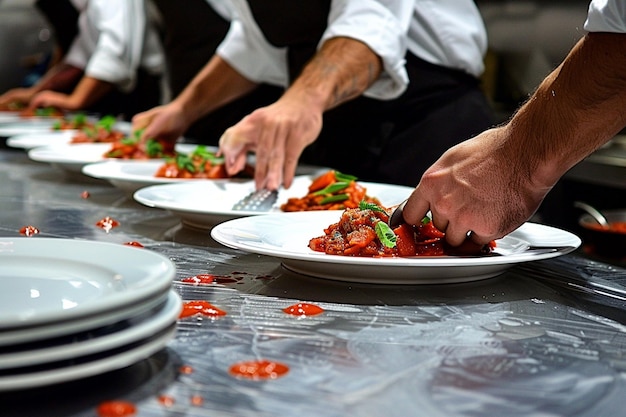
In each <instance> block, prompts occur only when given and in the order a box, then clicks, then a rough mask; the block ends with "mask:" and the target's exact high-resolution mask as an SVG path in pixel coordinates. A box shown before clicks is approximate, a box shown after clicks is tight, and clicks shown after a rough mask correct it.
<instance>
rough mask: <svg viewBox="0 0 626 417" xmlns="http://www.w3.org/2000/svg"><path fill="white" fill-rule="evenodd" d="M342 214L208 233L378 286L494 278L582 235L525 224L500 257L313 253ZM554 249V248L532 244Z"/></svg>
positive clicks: (559, 251)
mask: <svg viewBox="0 0 626 417" xmlns="http://www.w3.org/2000/svg"><path fill="white" fill-rule="evenodd" d="M340 217H341V213H340V212H337V211H335V212H299V213H276V214H268V215H265V216H254V217H244V218H239V219H234V220H230V221H228V222H225V223H222V224H219V225H217V226H215V227H214V228H213V230H212V231H211V236H212V237H213V238H214V239H215V240H216V241H218V242H220V243H221V244H223V245H225V246H228V247H231V248H235V249H241V250H244V251H247V252H252V253H258V254H262V255H270V256H275V257H277V258H279V259H281V261H282V263H283V265H284V266H285V267H286V268H287V269H290V270H292V271H295V272H298V273H302V274H306V275H312V276H316V277H320V278H329V279H335V280H341V281H351V282H362V283H377V284H433V283H452V282H467V281H475V280H479V279H484V278H489V277H493V276H495V275H498V274H500V273H502V272H504V271H505V270H506V269H508V268H509V267H511V266H513V265H515V264H517V263H520V262H528V261H535V260H540V259H547V258H552V257H555V256H559V255H563V254H565V253H568V252H571V251H573V250H574V249H576V248H577V247H578V246H579V245H580V243H581V241H580V239H579V238H578V237H577V236H575V235H573V234H571V233H569V232H566V231H563V230H560V229H555V228H553V227H548V226H543V225H539V224H535V223H526V224H524V225H522V226H521V227H520V228H519V229H517V230H516V231H514V232H512V233H511V234H509V235H508V236H506V237H504V238H503V239H500V240H498V241H497V242H496V243H497V249H496V252H497V253H498V254H499V255H490V256H481V257H452V256H450V257H412V258H365V257H349V256H338V255H327V254H325V253H321V252H315V251H313V250H311V249H310V248H309V246H308V244H309V240H310V239H312V238H314V237H318V236H322V235H323V234H324V228H326V227H328V226H329V225H331V224H333V223H336V222H337V221H339V218H340ZM544 246H549V247H554V248H555V249H554V250H543V249H533V247H544Z"/></svg>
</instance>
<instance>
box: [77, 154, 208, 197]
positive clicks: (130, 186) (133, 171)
mask: <svg viewBox="0 0 626 417" xmlns="http://www.w3.org/2000/svg"><path fill="white" fill-rule="evenodd" d="M196 147H197V145H193V144H178V145H176V150H177V151H178V152H183V153H190V152H192V151H193V150H194V149H195V148H196ZM206 149H207V150H208V151H211V152H217V148H216V147H212V146H207V147H206ZM161 165H163V161H162V160H152V161H144V163H142V164H137V163H136V161H128V160H105V161H102V162H96V163H93V164H87V165H85V166H84V167H83V168H82V172H83V174H85V175H88V176H90V177H94V178H99V179H103V180H107V181H109V182H110V183H111V184H113V186H115V187H117V188H119V189H121V190H123V191H125V192H127V193H129V194H132V193H134V192H135V191H137V190H138V189H140V188H143V187H147V186H149V185H156V184H172V183H179V182H189V181H203V180H201V179H183V178H162V177H161V178H159V177H155V176H154V175H155V173H156V172H157V170H158V169H159V167H160V166H161ZM210 181H215V180H210Z"/></svg>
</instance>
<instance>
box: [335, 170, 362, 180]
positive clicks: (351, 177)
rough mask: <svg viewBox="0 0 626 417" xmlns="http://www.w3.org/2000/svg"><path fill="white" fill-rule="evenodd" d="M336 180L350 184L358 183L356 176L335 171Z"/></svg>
mask: <svg viewBox="0 0 626 417" xmlns="http://www.w3.org/2000/svg"><path fill="white" fill-rule="evenodd" d="M335 179H336V180H337V181H343V182H350V181H356V180H357V177H355V176H354V175H349V174H343V173H341V172H339V171H335Z"/></svg>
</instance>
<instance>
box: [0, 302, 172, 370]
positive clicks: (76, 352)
mask: <svg viewBox="0 0 626 417" xmlns="http://www.w3.org/2000/svg"><path fill="white" fill-rule="evenodd" d="M181 307H182V300H181V298H180V296H179V295H178V294H177V293H176V292H175V291H173V290H170V291H169V294H168V297H167V300H166V301H165V302H164V303H162V304H161V305H159V306H157V307H155V308H152V309H149V310H146V311H144V312H143V313H142V314H140V315H139V316H136V317H132V318H130V319H128V320H123V321H121V322H119V323H116V324H114V325H110V326H105V327H100V328H93V329H90V330H88V331H85V332H81V333H74V334H71V335H68V336H65V337H61V338H53V339H51V340H39V341H37V342H36V343H33V344H29V345H27V346H24V345H18V346H9V347H5V348H0V369H10V368H18V367H24V366H32V365H38V364H42V363H50V362H55V361H60V360H65V359H71V358H76V357H79V356H85V355H90V354H93V353H98V352H103V351H106V350H110V349H114V348H117V347H120V346H123V345H126V344H129V343H133V342H136V341H138V340H141V339H145V338H147V337H149V336H151V335H153V334H156V333H158V332H160V331H161V330H164V329H166V328H168V327H170V326H171V325H172V324H173V323H175V322H176V320H177V319H178V316H179V315H180V309H181Z"/></svg>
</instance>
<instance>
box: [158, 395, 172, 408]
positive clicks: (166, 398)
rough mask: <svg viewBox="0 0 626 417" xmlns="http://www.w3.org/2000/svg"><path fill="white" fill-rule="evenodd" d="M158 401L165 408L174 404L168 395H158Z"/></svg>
mask: <svg viewBox="0 0 626 417" xmlns="http://www.w3.org/2000/svg"><path fill="white" fill-rule="evenodd" d="M158 400H159V402H160V403H161V405H163V406H165V407H171V406H173V405H174V403H175V402H176V401H175V400H174V397H170V396H169V395H159V398H158Z"/></svg>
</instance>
